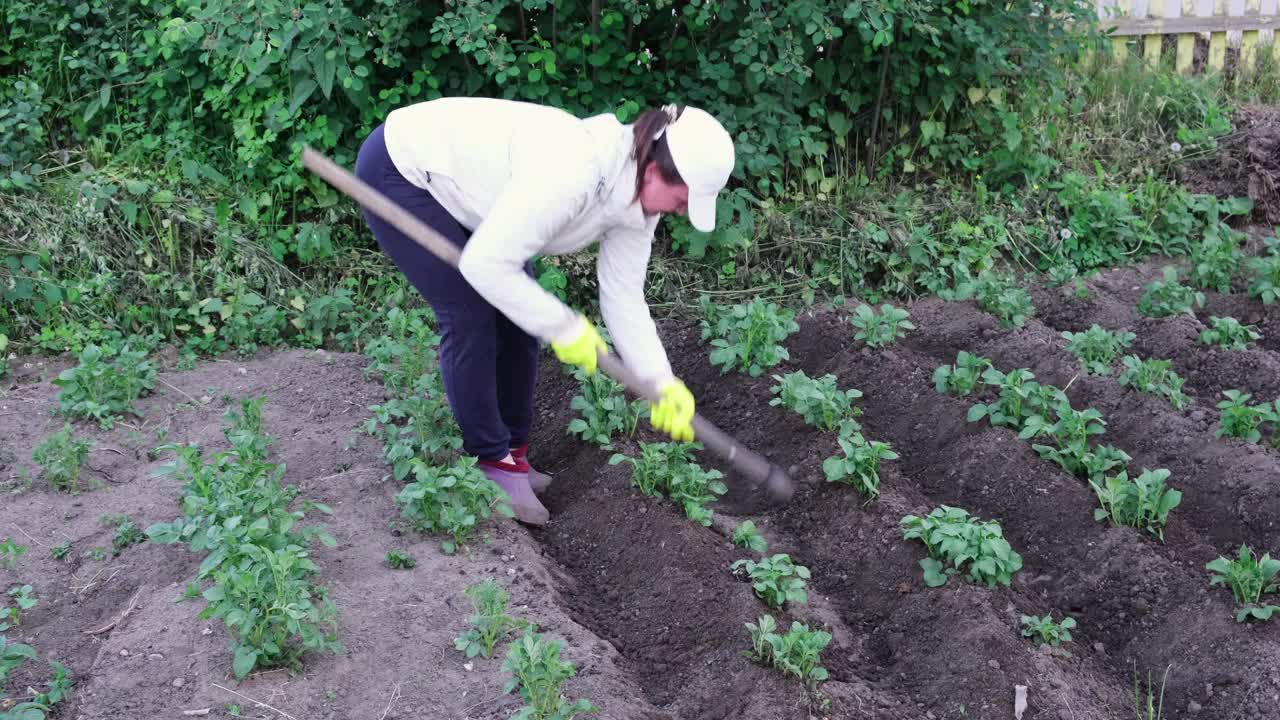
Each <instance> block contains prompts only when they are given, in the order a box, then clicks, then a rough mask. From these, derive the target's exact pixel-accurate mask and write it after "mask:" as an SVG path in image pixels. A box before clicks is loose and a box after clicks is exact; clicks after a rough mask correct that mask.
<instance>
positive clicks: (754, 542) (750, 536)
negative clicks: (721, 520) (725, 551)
mask: <svg viewBox="0 0 1280 720" xmlns="http://www.w3.org/2000/svg"><path fill="white" fill-rule="evenodd" d="M732 540H733V544H734V545H738V546H740V547H744V548H747V549H748V550H750V551H752V552H757V553H761V554H763V553H766V552H768V551H769V543H768V542H767V541H766V540H765V539H764V536H762V535H761V534H760V531H759V530H757V529H756V524H755V522H753V521H751V520H743V521H742V522H740V523H738V525H737V526H736V527H735V528H734V529H733V537H732Z"/></svg>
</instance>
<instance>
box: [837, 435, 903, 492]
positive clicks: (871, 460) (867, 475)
mask: <svg viewBox="0 0 1280 720" xmlns="http://www.w3.org/2000/svg"><path fill="white" fill-rule="evenodd" d="M838 440H839V443H840V449H841V450H842V451H843V452H844V456H843V457H842V456H840V455H832V456H831V457H829V458H827V459H826V460H824V461H823V462H822V472H823V474H824V475H826V476H827V482H834V483H840V484H843V485H850V486H852V487H854V488H856V489H857V490H858V492H860V493H862V495H863V497H865V498H866V499H867V501H866V503H865V504H870V503H871V501H873V500H875V499H876V498H877V497H879V496H880V461H881V460H896V459H898V454H897V453H896V452H894V451H893V449H892V448H891V447H889V443H886V442H880V441H878V440H867V439H866V438H864V437H863V436H862V433H859V432H851V433H847V434H842V435H840V437H839V439H838Z"/></svg>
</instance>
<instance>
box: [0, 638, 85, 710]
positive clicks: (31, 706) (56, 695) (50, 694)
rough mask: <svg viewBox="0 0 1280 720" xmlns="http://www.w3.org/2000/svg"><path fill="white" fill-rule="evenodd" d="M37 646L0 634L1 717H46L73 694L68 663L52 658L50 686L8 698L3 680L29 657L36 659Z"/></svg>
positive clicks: (50, 662) (29, 658) (50, 663)
mask: <svg viewBox="0 0 1280 720" xmlns="http://www.w3.org/2000/svg"><path fill="white" fill-rule="evenodd" d="M35 658H36V651H35V648H33V647H31V646H30V645H24V644H22V643H12V642H9V641H8V640H6V639H5V637H4V636H3V635H0V707H4V708H6V709H5V710H0V720H44V719H45V718H46V717H48V713H50V712H52V711H53V706H54V705H57V704H58V703H60V702H62V701H63V700H65V699H66V698H67V697H68V696H69V695H70V694H71V675H70V673H69V672H68V671H67V668H66V666H64V665H63V664H62V663H60V662H58V661H57V660H50V661H49V667H50V668H52V670H53V675H52V677H51V678H50V679H49V689H48V690H45V691H44V692H40V693H36V694H35V695H34V696H27V697H28V698H30V699H26V698H24V699H22V701H21V702H19V701H18V700H17V699H8V698H5V694H4V684H5V681H6V680H8V677H9V675H10V674H11V673H12V672H13V671H14V670H16V669H18V668H19V667H21V666H22V664H23V663H25V662H26V661H27V660H35Z"/></svg>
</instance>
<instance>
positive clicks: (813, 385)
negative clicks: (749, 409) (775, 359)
mask: <svg viewBox="0 0 1280 720" xmlns="http://www.w3.org/2000/svg"><path fill="white" fill-rule="evenodd" d="M773 379H774V380H776V381H778V384H777V385H774V386H773V387H771V388H769V390H770V391H771V392H772V393H773V394H774V396H775V397H774V398H773V399H772V400H770V401H769V404H770V405H774V406H777V405H782V406H784V407H787V408H790V409H791V410H794V411H795V412H796V413H798V414H799V415H800V417H802V418H804V421H805V422H807V423H809V424H810V425H812V426H814V427H816V428H818V429H819V430H822V431H823V432H831V431H833V430H836V429H837V428H839V427H840V423H842V422H844V421H846V420H849V419H852V418H855V417H857V416H859V415H861V414H862V411H861V410H860V409H858V408H857V407H855V406H854V404H853V401H854V400H855V399H857V398H860V397H862V392H861V391H859V390H856V389H854V388H849V389H848V390H841V389H840V388H839V387H837V386H836V376H835V375H832V374H830V373H828V374H826V375H823V376H822V377H820V378H817V379H814V378H810V377H809V376H808V375H806V374H805V373H804V371H803V370H797V371H796V372H792V373H788V374H786V375H774V376H773Z"/></svg>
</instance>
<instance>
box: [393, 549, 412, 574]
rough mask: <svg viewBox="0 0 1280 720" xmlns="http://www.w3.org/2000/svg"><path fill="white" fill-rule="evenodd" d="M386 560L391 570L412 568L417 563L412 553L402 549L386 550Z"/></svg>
mask: <svg viewBox="0 0 1280 720" xmlns="http://www.w3.org/2000/svg"><path fill="white" fill-rule="evenodd" d="M386 561H387V566H388V567H390V568H391V569H392V570H412V569H413V567H414V566H416V565H417V564H418V561H417V560H414V559H413V556H412V555H410V554H409V553H407V552H405V551H403V550H388V551H387V557H386Z"/></svg>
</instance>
